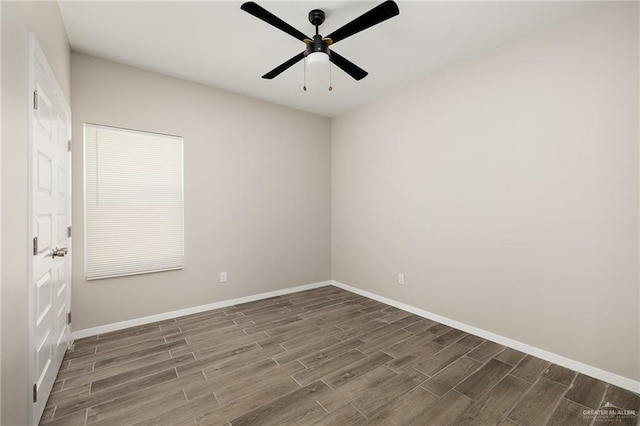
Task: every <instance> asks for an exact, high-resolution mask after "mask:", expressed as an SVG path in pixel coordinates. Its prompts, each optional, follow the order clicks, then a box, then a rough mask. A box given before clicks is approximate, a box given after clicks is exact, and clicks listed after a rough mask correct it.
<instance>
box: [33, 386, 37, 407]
mask: <svg viewBox="0 0 640 426" xmlns="http://www.w3.org/2000/svg"><path fill="white" fill-rule="evenodd" d="M33 402H34V403H36V402H38V384H37V383H34V384H33Z"/></svg>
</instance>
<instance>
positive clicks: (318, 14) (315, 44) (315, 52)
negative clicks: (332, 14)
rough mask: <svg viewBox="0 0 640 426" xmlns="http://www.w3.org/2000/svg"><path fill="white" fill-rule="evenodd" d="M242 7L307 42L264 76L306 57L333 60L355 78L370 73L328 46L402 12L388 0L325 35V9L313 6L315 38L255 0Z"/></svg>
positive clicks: (309, 59) (272, 75)
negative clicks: (320, 29)
mask: <svg viewBox="0 0 640 426" xmlns="http://www.w3.org/2000/svg"><path fill="white" fill-rule="evenodd" d="M240 8H241V9H242V10H244V11H245V12H247V13H250V14H251V15H253V16H255V17H256V18H258V19H261V20H263V21H264V22H266V23H267V24H270V25H273V26H274V27H276V28H278V29H279V30H282V31H284V32H285V33H287V34H289V35H290V36H292V37H295V38H297V39H298V40H300V41H302V42H303V43H305V44H306V45H307V47H306V49H305V51H304V52H302V53H299V54H297V55H296V56H294V57H293V58H291V59H289V60H288V61H285V62H284V63H282V64H281V65H278V66H277V67H275V68H274V69H272V70H271V71H269V72H268V73H266V74H265V75H263V76H262V78H265V79H269V80H270V79H272V78H274V77H276V76H278V75H279V74H280V73H282V72H283V71H285V70H286V69H288V68H290V67H291V66H293V65H294V64H295V63H297V62H299V61H301V60H302V59H304V58H307V61H314V62H315V61H322V62H328V61H331V62H332V63H334V64H335V65H336V66H337V67H338V68H340V69H342V70H343V71H344V72H346V73H347V74H349V75H350V76H351V77H353V78H354V79H356V80H361V79H363V78H364V77H366V76H367V74H368V73H367V72H366V71H365V70H363V69H362V68H360V67H359V66H357V65H356V64H354V63H353V62H351V61H349V60H348V59H346V58H345V57H343V56H341V55H339V54H338V53H336V52H335V51H334V50H332V49H329V46H331V45H334V44H336V43H337V42H339V41H341V40H344V39H345V38H347V37H350V36H352V35H354V34H356V33H359V32H360V31H363V30H366V29H367V28H370V27H373V26H374V25H377V24H379V23H381V22H383V21H386V20H387V19H389V18H393V17H394V16H396V15H398V14H399V13H400V9H398V5H397V4H396V3H395V2H394V1H393V0H387V1H385V2H383V3H381V4H379V5H378V6H376V7H374V8H373V9H371V10H369V11H368V12H366V13H364V14H363V15H361V16H359V17H357V18H356V19H354V20H353V21H351V22H349V23H348V24H346V25H343V26H342V27H340V28H338V29H337V30H335V31H334V32H332V33H331V34H329V35H328V36H326V37H322V36H321V35H320V34H318V27H319V26H320V25H322V23H323V22H324V19H325V13H324V11H323V10H320V9H313V10H312V11H311V12H309V22H311V25H313V26H315V27H316V34H315V35H314V36H313V38H311V37H307V36H306V35H304V34H303V33H302V32H300V31H298V30H297V29H295V28H294V27H292V26H291V25H289V24H287V23H286V22H284V21H283V20H282V19H280V18H278V17H277V16H275V15H274V14H272V13H271V12H269V11H268V10H266V9H265V8H263V7H262V6H259V5H258V4H256V3H255V2H252V1H249V2H246V3H244V4H243V5H242V6H240Z"/></svg>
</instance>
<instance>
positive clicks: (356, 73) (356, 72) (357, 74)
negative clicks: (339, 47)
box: [329, 50, 369, 80]
mask: <svg viewBox="0 0 640 426" xmlns="http://www.w3.org/2000/svg"><path fill="white" fill-rule="evenodd" d="M329 59H330V60H331V62H333V63H334V64H336V66H337V67H338V68H340V69H341V70H342V71H344V72H346V73H347V74H349V75H350V76H351V77H353V78H355V79H356V80H362V79H363V78H365V77H366V76H367V74H369V73H368V72H366V71H365V70H363V69H362V68H360V67H359V66H357V65H356V64H354V63H353V62H351V61H350V60H348V59H347V58H345V57H344V56H341V55H338V54H337V53H336V52H335V51H333V50H332V51H331V54H330V55H329Z"/></svg>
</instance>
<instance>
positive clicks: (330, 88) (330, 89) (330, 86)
mask: <svg viewBox="0 0 640 426" xmlns="http://www.w3.org/2000/svg"><path fill="white" fill-rule="evenodd" d="M332 90H333V84H332V80H331V62H329V91H330V92H331V91H332Z"/></svg>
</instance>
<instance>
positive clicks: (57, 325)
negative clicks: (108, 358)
mask: <svg viewBox="0 0 640 426" xmlns="http://www.w3.org/2000/svg"><path fill="white" fill-rule="evenodd" d="M31 49H32V51H31V62H30V71H31V73H32V74H31V76H32V80H31V87H32V88H33V90H34V92H32V93H33V96H34V97H33V108H32V109H31V114H30V129H31V134H30V161H31V177H30V182H31V183H30V195H29V211H30V216H31V234H32V238H33V237H35V238H34V240H33V244H34V245H36V247H34V248H36V249H34V250H32V253H31V254H32V256H30V257H31V266H30V269H31V271H30V277H31V287H30V291H29V294H30V296H29V300H30V302H29V303H30V309H29V311H30V313H31V314H30V327H29V328H30V342H31V362H30V372H29V376H30V378H31V380H33V382H32V385H33V387H34V395H33V400H34V401H33V405H32V409H31V410H30V416H29V418H30V423H31V424H37V423H38V421H39V420H40V417H41V415H42V412H43V410H44V406H45V404H46V402H47V399H48V397H49V394H50V393H51V389H52V387H53V382H54V381H55V378H56V375H57V373H58V369H59V368H60V364H61V363H62V358H63V357H64V352H65V350H66V349H67V346H68V344H69V342H70V327H69V325H68V324H67V314H68V312H69V311H70V306H69V302H70V300H71V299H70V291H71V285H70V276H71V274H70V270H69V268H70V261H69V257H68V256H70V253H68V254H67V255H66V256H64V257H61V256H56V257H53V250H54V249H57V248H68V249H70V246H69V243H70V240H69V237H68V235H67V227H68V226H70V217H71V216H70V193H71V192H70V186H69V183H70V181H71V179H70V168H69V165H70V162H69V152H68V148H67V147H68V141H69V137H70V135H69V128H70V125H69V124H70V121H69V120H70V112H69V108H68V106H67V105H66V102H65V100H64V99H63V97H62V96H61V95H60V91H59V88H58V87H59V86H58V84H57V82H56V81H55V79H54V77H53V73H52V72H51V69H50V68H49V65H48V63H47V61H46V58H45V56H44V53H42V50H41V49H40V47H39V45H38V43H37V41H35V37H33V36H32V41H31ZM35 91H37V92H35ZM30 388H31V387H30Z"/></svg>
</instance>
